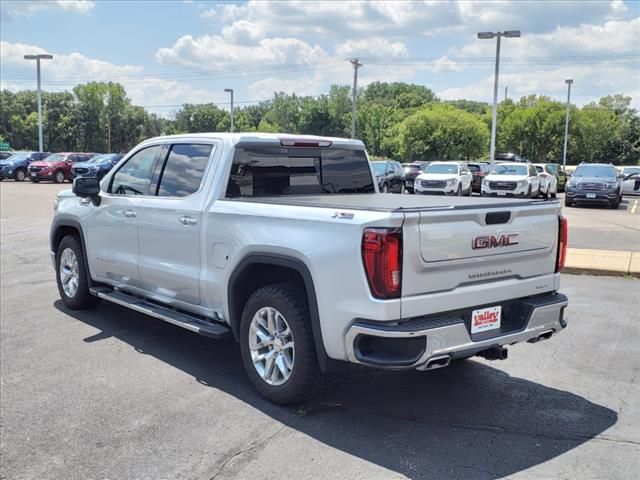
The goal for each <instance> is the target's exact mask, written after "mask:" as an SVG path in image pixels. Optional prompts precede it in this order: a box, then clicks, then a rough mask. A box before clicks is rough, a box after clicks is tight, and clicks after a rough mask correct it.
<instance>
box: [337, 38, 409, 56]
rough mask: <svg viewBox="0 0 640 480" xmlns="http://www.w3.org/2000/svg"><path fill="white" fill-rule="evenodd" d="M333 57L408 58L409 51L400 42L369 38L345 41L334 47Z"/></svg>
mask: <svg viewBox="0 0 640 480" xmlns="http://www.w3.org/2000/svg"><path fill="white" fill-rule="evenodd" d="M335 55H336V56H337V57H339V58H343V59H346V58H351V57H361V56H365V57H374V58H375V57H380V58H385V57H393V58H400V57H408V56H409V50H407V47H406V46H405V44H404V43H402V42H391V41H389V40H387V39H386V38H384V37H369V38H361V39H357V40H347V41H346V42H344V43H341V44H339V45H337V46H336V49H335Z"/></svg>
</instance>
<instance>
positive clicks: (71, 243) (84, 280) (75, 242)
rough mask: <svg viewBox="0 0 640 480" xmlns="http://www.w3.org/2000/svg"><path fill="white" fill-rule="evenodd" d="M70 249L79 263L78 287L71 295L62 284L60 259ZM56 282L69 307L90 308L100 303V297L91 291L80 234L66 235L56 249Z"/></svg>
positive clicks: (74, 308)
mask: <svg viewBox="0 0 640 480" xmlns="http://www.w3.org/2000/svg"><path fill="white" fill-rule="evenodd" d="M67 249H70V250H72V251H73V253H74V254H75V256H76V259H77V264H78V268H77V270H78V288H77V290H76V292H75V294H74V295H73V296H69V295H67V294H66V293H65V291H64V289H63V286H62V279H61V278H60V277H61V275H60V260H61V257H62V254H63V253H64V252H65V250H67ZM56 282H57V284H58V292H59V293H60V298H61V299H62V301H63V302H64V303H65V305H66V306H67V307H69V308H70V309H72V310H86V309H88V308H92V307H95V306H96V305H97V304H98V303H100V299H99V298H98V297H94V296H93V295H91V293H89V275H88V272H87V270H86V268H85V260H84V252H83V251H82V242H81V241H80V237H78V235H67V236H65V237H64V238H63V239H62V241H61V242H60V244H59V245H58V249H57V251H56Z"/></svg>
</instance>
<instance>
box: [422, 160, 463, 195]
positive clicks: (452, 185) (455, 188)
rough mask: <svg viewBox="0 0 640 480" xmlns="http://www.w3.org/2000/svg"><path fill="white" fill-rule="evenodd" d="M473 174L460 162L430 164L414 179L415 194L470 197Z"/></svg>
mask: <svg viewBox="0 0 640 480" xmlns="http://www.w3.org/2000/svg"><path fill="white" fill-rule="evenodd" d="M472 181H473V174H472V173H471V170H469V167H467V165H466V164H465V163H462V162H432V163H431V164H430V165H429V166H428V167H427V168H426V169H425V170H424V173H421V174H420V175H418V176H417V177H416V180H415V183H414V184H413V189H414V191H415V193H434V194H445V195H458V196H461V195H467V196H470V195H471V182H472Z"/></svg>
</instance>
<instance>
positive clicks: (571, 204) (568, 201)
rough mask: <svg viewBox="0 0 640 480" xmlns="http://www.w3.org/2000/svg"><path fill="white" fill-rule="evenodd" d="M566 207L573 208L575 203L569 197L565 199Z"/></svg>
mask: <svg viewBox="0 0 640 480" xmlns="http://www.w3.org/2000/svg"><path fill="white" fill-rule="evenodd" d="M564 206H565V207H572V206H573V202H572V201H571V200H569V199H568V198H567V197H564Z"/></svg>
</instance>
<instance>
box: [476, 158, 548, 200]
mask: <svg viewBox="0 0 640 480" xmlns="http://www.w3.org/2000/svg"><path fill="white" fill-rule="evenodd" d="M539 193H540V178H539V177H538V172H537V170H536V167H534V166H533V165H531V164H523V163H498V164H496V165H494V166H493V168H492V169H491V172H490V173H489V175H487V176H486V177H484V180H483V181H482V194H481V195H482V196H484V197H486V196H494V197H526V198H535V197H537V196H538V194H539Z"/></svg>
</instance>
